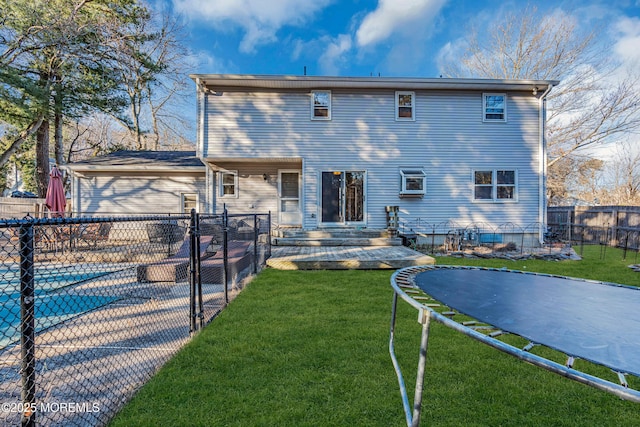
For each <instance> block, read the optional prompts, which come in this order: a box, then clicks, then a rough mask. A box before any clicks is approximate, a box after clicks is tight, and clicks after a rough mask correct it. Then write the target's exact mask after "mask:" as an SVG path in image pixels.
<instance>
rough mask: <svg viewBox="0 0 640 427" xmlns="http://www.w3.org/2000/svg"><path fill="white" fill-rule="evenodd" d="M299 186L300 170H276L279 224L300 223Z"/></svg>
mask: <svg viewBox="0 0 640 427" xmlns="http://www.w3.org/2000/svg"><path fill="white" fill-rule="evenodd" d="M300 187H301V182H300V171H297V170H281V171H279V172H278V195H279V201H278V204H279V208H280V209H279V212H280V222H279V223H280V224H281V225H293V226H300V225H302V209H301V206H300V205H301V203H300Z"/></svg>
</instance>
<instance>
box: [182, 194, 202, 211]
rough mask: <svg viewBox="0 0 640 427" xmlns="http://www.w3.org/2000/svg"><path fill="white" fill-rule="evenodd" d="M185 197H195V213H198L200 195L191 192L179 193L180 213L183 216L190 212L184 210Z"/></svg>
mask: <svg viewBox="0 0 640 427" xmlns="http://www.w3.org/2000/svg"><path fill="white" fill-rule="evenodd" d="M185 196H196V206H195V209H196V212H200V195H199V194H198V193H192V192H180V212H181V213H184V214H190V213H191V210H189V212H187V211H185V209H184V201H185V200H184V199H185Z"/></svg>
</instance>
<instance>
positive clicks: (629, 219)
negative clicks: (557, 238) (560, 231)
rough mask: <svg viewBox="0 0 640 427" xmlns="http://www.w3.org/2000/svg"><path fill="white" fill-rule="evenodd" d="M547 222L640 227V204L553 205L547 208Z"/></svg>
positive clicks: (554, 223)
mask: <svg viewBox="0 0 640 427" xmlns="http://www.w3.org/2000/svg"><path fill="white" fill-rule="evenodd" d="M547 223H548V224H549V226H554V225H567V224H575V225H581V226H590V227H628V228H640V206H553V207H549V208H548V209H547Z"/></svg>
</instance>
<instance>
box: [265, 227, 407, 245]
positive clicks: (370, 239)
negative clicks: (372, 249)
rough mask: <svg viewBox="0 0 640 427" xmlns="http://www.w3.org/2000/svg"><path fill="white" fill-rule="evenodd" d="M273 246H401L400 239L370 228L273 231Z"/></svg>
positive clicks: (383, 231) (381, 230)
mask: <svg viewBox="0 0 640 427" xmlns="http://www.w3.org/2000/svg"><path fill="white" fill-rule="evenodd" d="M271 242H272V244H273V245H275V246H401V245H402V239H401V238H399V237H397V236H393V235H391V234H390V233H389V231H388V230H386V229H370V228H321V229H317V230H302V229H299V228H293V229H287V228H283V229H279V230H275V232H274V233H273V236H272V240H271Z"/></svg>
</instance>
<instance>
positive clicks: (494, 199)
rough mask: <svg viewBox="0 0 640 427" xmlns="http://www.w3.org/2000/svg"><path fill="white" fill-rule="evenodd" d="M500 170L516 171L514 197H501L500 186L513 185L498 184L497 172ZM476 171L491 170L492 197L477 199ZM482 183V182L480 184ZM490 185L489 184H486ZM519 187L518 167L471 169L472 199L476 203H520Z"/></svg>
mask: <svg viewBox="0 0 640 427" xmlns="http://www.w3.org/2000/svg"><path fill="white" fill-rule="evenodd" d="M498 171H508V172H513V173H514V177H513V180H514V183H513V198H512V199H499V198H498V187H507V186H508V187H511V185H498V180H497V173H498ZM476 172H491V198H490V199H476ZM480 185H482V184H480ZM484 186H486V187H489V184H484ZM518 193H519V188H518V169H515V168H478V169H473V170H472V171H471V201H472V202H474V203H518V201H519V196H518Z"/></svg>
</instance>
